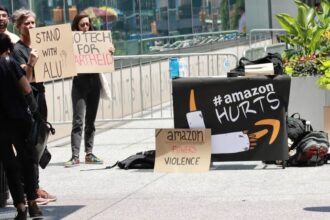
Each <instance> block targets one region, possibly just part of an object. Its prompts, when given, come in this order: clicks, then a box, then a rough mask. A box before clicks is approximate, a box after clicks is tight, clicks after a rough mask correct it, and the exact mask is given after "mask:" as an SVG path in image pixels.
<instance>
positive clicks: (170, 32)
mask: <svg viewBox="0 0 330 220" xmlns="http://www.w3.org/2000/svg"><path fill="white" fill-rule="evenodd" d="M1 4H2V5H3V6H5V7H7V8H8V9H9V11H10V12H13V11H15V10H16V9H19V8H29V9H31V10H33V11H34V12H35V13H36V15H37V26H38V27H41V26H47V25H54V24H63V23H70V22H71V21H72V19H73V17H74V16H75V15H76V14H77V13H80V12H82V11H85V12H86V13H88V14H89V15H90V17H91V18H92V20H93V26H94V28H95V29H97V30H111V31H112V36H113V41H114V44H115V47H116V55H125V54H144V53H149V52H150V50H149V48H151V47H152V46H154V44H155V43H154V42H151V41H150V42H147V43H146V41H143V40H144V39H150V38H159V37H166V36H168V37H169V36H171V37H173V36H182V35H189V34H197V35H198V34H199V33H209V32H220V31H227V30H237V29H238V20H239V16H240V15H239V12H238V11H239V10H238V9H239V8H240V7H244V0H98V1H95V0H2V1H1ZM9 30H11V31H12V30H13V28H12V26H10V27H9ZM171 43H173V41H172V42H171Z"/></svg>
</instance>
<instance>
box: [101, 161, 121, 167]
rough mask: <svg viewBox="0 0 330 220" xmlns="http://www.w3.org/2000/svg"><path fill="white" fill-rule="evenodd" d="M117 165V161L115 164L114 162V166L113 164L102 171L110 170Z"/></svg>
mask: <svg viewBox="0 0 330 220" xmlns="http://www.w3.org/2000/svg"><path fill="white" fill-rule="evenodd" d="M118 163H119V161H117V162H116V163H115V164H113V165H110V166H106V167H105V168H104V169H112V168H114V167H115V166H117V165H118Z"/></svg>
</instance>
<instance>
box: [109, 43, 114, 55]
mask: <svg viewBox="0 0 330 220" xmlns="http://www.w3.org/2000/svg"><path fill="white" fill-rule="evenodd" d="M109 53H110V54H111V55H114V54H115V47H114V46H113V44H111V45H110V48H109Z"/></svg>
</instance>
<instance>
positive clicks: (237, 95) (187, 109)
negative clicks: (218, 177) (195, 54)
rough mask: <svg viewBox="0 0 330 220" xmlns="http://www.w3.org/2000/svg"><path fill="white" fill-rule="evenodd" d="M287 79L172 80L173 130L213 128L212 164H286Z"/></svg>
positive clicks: (288, 79) (284, 77)
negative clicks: (256, 161)
mask: <svg viewBox="0 0 330 220" xmlns="http://www.w3.org/2000/svg"><path fill="white" fill-rule="evenodd" d="M290 83H291V79H290V77H288V76H271V77H270V76H258V77H237V78H235V77H234V78H221V77H217V78H215V77H196V78H178V79H175V80H173V108H174V125H175V128H211V133H212V137H211V140H212V160H213V161H241V160H284V159H287V157H288V142H287V130H286V122H285V115H286V111H287V108H288V102H289V94H290Z"/></svg>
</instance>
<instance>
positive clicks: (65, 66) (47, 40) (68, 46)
mask: <svg viewBox="0 0 330 220" xmlns="http://www.w3.org/2000/svg"><path fill="white" fill-rule="evenodd" d="M29 31H30V37H31V47H32V48H33V49H37V50H38V54H39V59H38V62H37V63H36V65H35V67H34V72H35V78H36V82H45V81H50V80H56V79H62V78H66V77H71V76H74V75H76V67H75V65H74V55H73V46H72V45H73V41H72V38H71V37H68V36H71V28H70V25H69V24H62V25H53V26H47V27H40V28H33V29H30V30H29Z"/></svg>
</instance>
